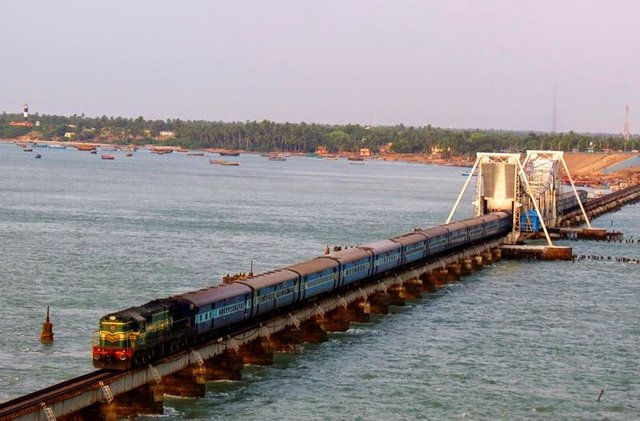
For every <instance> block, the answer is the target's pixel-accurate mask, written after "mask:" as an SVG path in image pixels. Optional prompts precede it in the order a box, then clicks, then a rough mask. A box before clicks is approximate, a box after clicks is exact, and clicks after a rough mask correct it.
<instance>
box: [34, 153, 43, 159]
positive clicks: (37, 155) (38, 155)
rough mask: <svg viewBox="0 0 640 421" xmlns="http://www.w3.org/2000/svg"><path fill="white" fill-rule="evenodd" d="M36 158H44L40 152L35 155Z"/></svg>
mask: <svg viewBox="0 0 640 421" xmlns="http://www.w3.org/2000/svg"><path fill="white" fill-rule="evenodd" d="M34 158H35V159H40V158H42V155H40V154H39V153H37V154H36V156H34Z"/></svg>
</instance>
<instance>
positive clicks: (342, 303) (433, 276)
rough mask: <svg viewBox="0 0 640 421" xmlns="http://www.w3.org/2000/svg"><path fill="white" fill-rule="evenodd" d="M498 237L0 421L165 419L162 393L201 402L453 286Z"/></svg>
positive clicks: (94, 378) (57, 390)
mask: <svg viewBox="0 0 640 421" xmlns="http://www.w3.org/2000/svg"><path fill="white" fill-rule="evenodd" d="M501 243H502V240H501V239H494V240H491V241H488V242H485V243H482V244H476V245H473V246H471V247H468V248H466V249H463V250H459V251H457V252H456V253H453V254H450V255H446V256H442V257H440V258H438V259H435V260H433V261H430V262H425V263H421V264H420V265H415V266H413V267H410V268H406V269H405V270H402V271H399V272H396V273H392V274H389V275H387V276H384V277H382V278H379V279H377V280H375V282H372V283H370V284H367V285H362V286H360V287H358V288H354V289H352V290H350V291H348V292H345V293H344V294H340V295H336V296H333V297H328V298H324V299H321V300H318V301H316V302H314V303H313V304H311V305H309V306H306V307H303V308H299V309H296V310H293V311H290V312H287V313H286V314H282V315H279V316H277V317H274V318H272V319H270V320H268V321H266V322H263V323H260V324H258V325H255V326H252V327H250V328H245V329H242V330H238V331H236V332H233V333H231V334H228V335H225V336H224V337H220V338H217V339H216V340H214V341H212V342H210V343H207V344H204V345H202V346H199V347H196V348H193V349H190V350H188V351H184V352H181V353H179V354H177V355H174V356H172V357H170V358H166V359H163V360H160V361H157V362H155V363H153V364H148V365H146V366H143V367H138V368H135V369H132V370H128V371H124V372H121V371H113V370H98V371H95V372H92V373H89V374H87V375H85V376H81V377H78V378H75V379H71V380H69V381H66V382H63V383H60V384H58V385H55V386H52V387H49V388H46V389H43V390H40V391H38V392H35V393H32V394H29V395H26V396H23V397H21V398H18V399H15V400H12V401H9V402H5V403H2V404H0V419H2V420H13V419H15V420H43V421H45V420H46V421H51V420H54V419H57V420H87V419H91V420H115V419H116V418H119V417H127V416H135V415H137V414H162V412H163V400H164V395H165V394H170V395H174V396H185V397H201V396H204V393H205V385H206V382H209V381H214V380H240V378H241V373H242V368H243V366H244V365H247V364H253V365H271V364H273V356H274V353H276V352H291V351H294V350H295V349H296V346H297V345H299V344H301V343H303V342H309V343H319V342H322V341H326V340H328V333H329V332H343V331H346V330H348V329H349V326H350V324H351V323H353V322H367V321H369V318H370V316H371V315H374V314H387V313H388V311H389V306H402V305H404V304H405V303H406V302H407V301H411V300H415V299H418V298H420V297H421V296H422V295H423V294H426V293H432V292H434V291H436V289H438V288H440V287H442V286H445V285H447V284H449V283H452V282H455V281H457V280H459V279H460V277H462V276H465V275H468V274H470V273H471V272H472V271H476V270H480V269H481V268H482V267H484V266H486V265H490V264H492V263H493V262H495V261H497V260H499V259H500V258H501V250H500V245H501Z"/></svg>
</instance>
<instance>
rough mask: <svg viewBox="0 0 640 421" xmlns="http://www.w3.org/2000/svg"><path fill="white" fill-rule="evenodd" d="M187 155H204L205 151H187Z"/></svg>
mask: <svg viewBox="0 0 640 421" xmlns="http://www.w3.org/2000/svg"><path fill="white" fill-rule="evenodd" d="M187 156H204V152H187Z"/></svg>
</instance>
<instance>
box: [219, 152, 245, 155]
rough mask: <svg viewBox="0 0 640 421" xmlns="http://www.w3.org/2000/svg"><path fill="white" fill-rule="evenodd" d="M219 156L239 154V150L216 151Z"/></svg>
mask: <svg viewBox="0 0 640 421" xmlns="http://www.w3.org/2000/svg"><path fill="white" fill-rule="evenodd" d="M218 154H219V155H220V156H239V155H240V152H233V151H226V152H218Z"/></svg>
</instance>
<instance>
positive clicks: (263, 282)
mask: <svg viewBox="0 0 640 421" xmlns="http://www.w3.org/2000/svg"><path fill="white" fill-rule="evenodd" d="M296 279H298V274H297V273H295V272H293V271H291V270H288V269H276V270H273V271H270V272H265V273H261V274H258V275H256V276H254V277H253V278H249V279H243V280H240V281H235V283H238V284H243V285H247V286H249V287H251V288H256V289H260V288H264V287H268V286H271V285H274V284H279V283H281V282H286V281H292V280H296Z"/></svg>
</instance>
